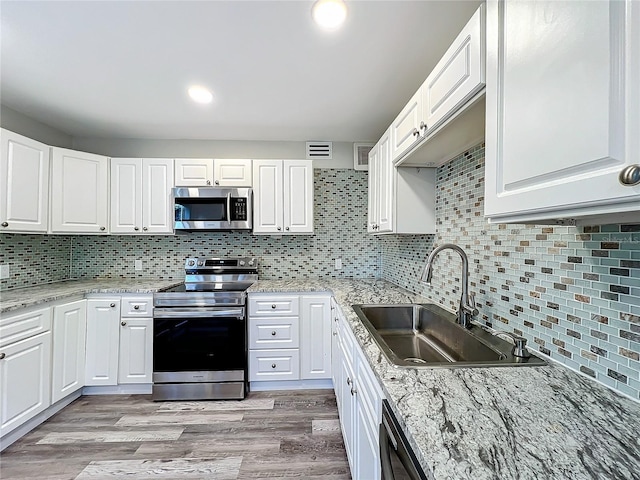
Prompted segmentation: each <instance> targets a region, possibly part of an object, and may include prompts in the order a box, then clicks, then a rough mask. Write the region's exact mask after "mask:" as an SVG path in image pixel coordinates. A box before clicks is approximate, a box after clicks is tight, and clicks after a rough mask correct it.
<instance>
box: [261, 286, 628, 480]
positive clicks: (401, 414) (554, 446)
mask: <svg viewBox="0 0 640 480" xmlns="http://www.w3.org/2000/svg"><path fill="white" fill-rule="evenodd" d="M249 291H250V292H253V293H259V292H263V293H264V292H316V291H331V292H332V293H333V295H334V296H335V297H336V300H337V302H338V304H339V305H340V307H341V309H342V311H343V313H344V314H345V317H346V319H347V322H348V323H349V325H350V326H351V329H352V330H353V332H354V334H355V336H356V338H357V339H358V342H359V344H360V347H361V348H362V350H363V351H364V352H365V356H366V357H367V358H368V360H369V363H370V365H371V367H372V369H373V371H374V373H375V375H376V376H377V377H378V380H379V381H380V384H381V385H382V388H383V390H384V392H385V395H386V398H387V400H389V403H390V405H391V408H392V409H393V410H394V412H395V414H396V416H397V417H398V420H399V421H400V423H401V424H403V429H404V432H405V434H406V435H407V438H408V440H409V442H410V443H411V445H412V446H413V449H414V451H415V453H416V456H417V458H418V460H419V461H420V463H421V464H422V465H423V467H424V469H425V472H427V474H428V475H430V476H431V477H432V478H435V479H438V480H439V479H456V480H457V479H474V480H481V479H512V478H513V479H516V478H522V479H542V478H544V479H568V478H571V479H593V478H602V479H625V480H628V479H640V440H639V438H640V437H639V436H638V432H640V404H639V403H636V402H634V401H632V400H630V399H628V398H626V397H624V396H622V395H618V394H617V393H615V392H613V391H612V390H610V389H608V388H607V387H605V386H603V385H600V384H599V383H596V382H594V381H592V380H590V379H587V378H586V377H583V376H582V375H579V374H578V373H575V372H574V371H572V370H569V369H568V368H566V367H564V366H561V365H559V364H555V363H550V364H549V365H548V366H545V367H518V368H464V369H447V368H437V369H435V368H434V369H415V368H409V369H401V368H396V367H394V366H392V365H391V364H390V363H389V362H388V361H387V360H386V358H385V357H384V356H383V354H382V352H381V351H380V349H379V348H378V346H377V345H376V343H375V342H374V341H373V339H372V338H371V335H370V334H369V332H368V331H367V330H366V329H365V327H364V326H363V325H362V324H361V322H360V320H359V319H358V317H357V315H356V314H355V312H354V311H353V309H352V308H351V305H352V304H357V303H403V302H417V303H421V302H425V301H426V300H425V299H423V298H421V297H419V296H417V295H414V294H412V293H410V292H408V291H406V290H404V289H401V288H400V287H397V286H395V285H394V284H392V283H389V282H386V281H375V280H332V279H327V280H290V281H259V282H257V283H255V284H254V285H253V286H252V287H251V289H250V290H249Z"/></svg>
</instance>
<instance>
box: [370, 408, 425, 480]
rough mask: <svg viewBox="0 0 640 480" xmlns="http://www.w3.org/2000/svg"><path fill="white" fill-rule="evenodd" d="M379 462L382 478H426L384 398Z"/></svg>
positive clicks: (401, 479)
mask: <svg viewBox="0 0 640 480" xmlns="http://www.w3.org/2000/svg"><path fill="white" fill-rule="evenodd" d="M380 464H381V467H382V468H381V469H382V480H427V476H426V475H425V473H424V471H423V470H422V467H421V466H420V464H419V463H418V460H417V459H416V456H415V454H414V453H413V450H412V449H411V446H410V445H409V442H408V441H407V438H406V437H405V436H404V433H402V430H401V429H400V424H399V423H398V420H396V418H395V416H394V415H393V412H392V411H391V408H390V407H389V404H388V402H387V401H386V400H383V402H382V423H381V424H380Z"/></svg>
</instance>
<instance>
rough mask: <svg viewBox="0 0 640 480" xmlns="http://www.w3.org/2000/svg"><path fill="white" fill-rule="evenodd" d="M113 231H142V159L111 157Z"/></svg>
mask: <svg viewBox="0 0 640 480" xmlns="http://www.w3.org/2000/svg"><path fill="white" fill-rule="evenodd" d="M110 228H111V233H141V232H142V160H141V159H139V158H112V159H111V226H110Z"/></svg>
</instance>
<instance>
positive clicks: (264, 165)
mask: <svg viewBox="0 0 640 480" xmlns="http://www.w3.org/2000/svg"><path fill="white" fill-rule="evenodd" d="M253 195H254V199H255V200H254V217H253V233H256V234H276V235H291V234H304V233H313V163H312V162H311V161H310V160H255V161H254V162H253Z"/></svg>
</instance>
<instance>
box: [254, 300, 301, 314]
mask: <svg viewBox="0 0 640 480" xmlns="http://www.w3.org/2000/svg"><path fill="white" fill-rule="evenodd" d="M299 304H300V299H299V297H298V296H297V295H287V296H285V295H279V296H273V297H249V316H250V317H251V316H267V315H298V312H299V311H300V305H299Z"/></svg>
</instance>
